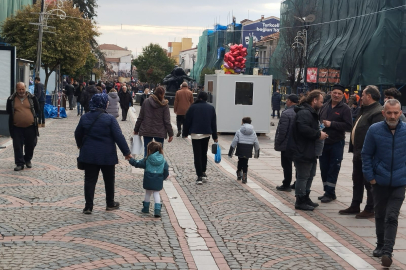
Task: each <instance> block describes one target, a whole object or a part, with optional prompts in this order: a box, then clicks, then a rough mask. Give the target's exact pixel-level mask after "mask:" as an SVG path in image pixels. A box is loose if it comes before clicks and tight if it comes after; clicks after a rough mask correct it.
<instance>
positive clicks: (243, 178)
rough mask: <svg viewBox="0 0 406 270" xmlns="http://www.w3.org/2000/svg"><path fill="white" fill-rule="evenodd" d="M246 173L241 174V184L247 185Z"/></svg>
mask: <svg viewBox="0 0 406 270" xmlns="http://www.w3.org/2000/svg"><path fill="white" fill-rule="evenodd" d="M247 174H248V173H243V174H242V183H243V184H246V183H247V178H248V175H247Z"/></svg>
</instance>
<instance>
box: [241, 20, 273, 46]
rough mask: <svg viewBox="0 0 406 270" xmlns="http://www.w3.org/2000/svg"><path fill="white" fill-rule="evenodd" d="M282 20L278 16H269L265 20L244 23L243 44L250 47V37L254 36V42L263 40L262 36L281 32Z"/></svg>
mask: <svg viewBox="0 0 406 270" xmlns="http://www.w3.org/2000/svg"><path fill="white" fill-rule="evenodd" d="M279 26H280V21H279V19H277V18H269V19H265V20H263V21H259V22H254V23H251V24H246V25H243V27H242V35H241V38H242V44H243V45H244V47H246V48H248V43H249V40H250V37H253V42H256V41H259V40H261V38H263V37H266V36H269V35H271V34H274V33H278V32H279Z"/></svg>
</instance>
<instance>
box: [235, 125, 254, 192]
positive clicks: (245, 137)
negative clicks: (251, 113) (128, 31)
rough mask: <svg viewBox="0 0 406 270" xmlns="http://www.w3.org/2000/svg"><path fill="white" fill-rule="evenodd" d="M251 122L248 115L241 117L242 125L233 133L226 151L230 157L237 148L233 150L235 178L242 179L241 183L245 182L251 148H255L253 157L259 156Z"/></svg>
mask: <svg viewBox="0 0 406 270" xmlns="http://www.w3.org/2000/svg"><path fill="white" fill-rule="evenodd" d="M251 122H252V121H251V118H250V117H244V118H243V119H242V126H241V128H240V129H239V130H237V132H236V133H235V136H234V140H233V142H232V143H231V146H230V151H229V152H228V156H229V157H232V156H233V153H234V150H236V149H237V150H236V152H235V155H236V156H238V166H237V172H236V173H237V180H242V183H243V184H246V183H247V174H248V160H249V159H250V158H252V149H253V148H255V155H254V158H259V142H258V138H257V134H256V133H255V131H254V127H253V126H252V125H251Z"/></svg>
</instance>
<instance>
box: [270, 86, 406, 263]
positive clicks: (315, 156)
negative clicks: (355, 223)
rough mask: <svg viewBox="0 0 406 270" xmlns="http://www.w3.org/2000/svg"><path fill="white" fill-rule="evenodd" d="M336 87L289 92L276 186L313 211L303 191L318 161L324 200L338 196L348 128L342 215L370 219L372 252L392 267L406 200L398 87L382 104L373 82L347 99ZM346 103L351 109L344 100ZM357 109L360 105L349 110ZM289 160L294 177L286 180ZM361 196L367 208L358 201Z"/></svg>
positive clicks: (278, 138) (405, 134) (404, 130)
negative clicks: (348, 171) (348, 182)
mask: <svg viewBox="0 0 406 270" xmlns="http://www.w3.org/2000/svg"><path fill="white" fill-rule="evenodd" d="M346 93H348V91H347V90H346V89H345V88H344V87H343V86H341V85H335V86H334V87H333V88H332V91H331V92H329V93H328V95H327V97H326V96H325V95H324V93H323V92H322V91H320V90H313V91H311V92H309V93H307V94H306V95H303V96H302V97H301V98H299V97H298V96H296V95H289V96H288V98H287V101H286V109H285V110H284V111H283V112H282V114H281V116H280V120H279V124H278V127H277V130H276V135H275V145H274V146H275V150H276V151H280V152H281V165H282V168H283V172H284V180H283V181H282V185H280V186H277V187H276V189H277V190H279V191H287V192H290V191H291V190H292V189H294V190H295V195H296V202H295V208H296V209H298V210H305V211H312V210H314V209H315V208H316V207H318V206H319V204H318V203H315V202H313V201H312V200H311V199H310V197H309V195H310V192H311V187H312V182H313V178H314V176H315V174H316V171H317V160H319V168H320V174H321V179H322V181H323V186H324V194H323V195H322V196H319V197H318V199H319V200H320V201H321V202H322V203H329V202H332V201H334V200H336V198H337V195H336V184H337V179H338V175H339V172H340V169H341V162H342V160H343V153H344V146H345V133H346V132H351V133H350V145H349V152H351V153H353V158H352V163H353V170H352V181H353V196H352V202H351V205H350V207H348V208H346V209H343V210H340V211H339V213H340V214H341V215H355V218H357V219H367V218H372V217H375V221H376V235H377V247H376V249H375V250H374V251H373V256H375V257H382V265H383V266H386V267H388V266H390V265H391V264H392V252H393V246H394V243H395V238H396V230H397V224H398V215H399V211H400V208H401V206H402V203H403V200H404V198H405V186H406V166H405V164H406V156H405V155H404V153H405V151H406V142H405V138H406V123H405V122H404V121H405V120H406V119H405V116H404V115H403V112H402V108H401V104H400V102H399V100H398V99H399V98H400V96H401V94H400V92H399V91H398V90H397V89H396V88H390V89H387V90H385V91H384V94H385V99H384V101H385V104H384V106H382V105H381V104H380V99H381V94H380V92H379V89H378V88H377V87H376V86H373V85H369V86H367V87H366V88H365V89H364V90H363V91H362V96H361V97H360V98H357V94H358V93H354V95H353V96H352V97H350V96H349V95H346ZM347 103H349V104H350V105H351V107H352V108H350V107H349V105H347ZM355 106H357V107H360V108H359V110H358V111H355V110H354V108H355ZM292 163H293V165H294V166H295V169H296V182H295V183H293V185H291V182H292ZM364 189H365V190H366V194H367V198H366V205H365V208H364V209H363V210H362V211H361V208H360V206H361V203H362V201H363V197H364Z"/></svg>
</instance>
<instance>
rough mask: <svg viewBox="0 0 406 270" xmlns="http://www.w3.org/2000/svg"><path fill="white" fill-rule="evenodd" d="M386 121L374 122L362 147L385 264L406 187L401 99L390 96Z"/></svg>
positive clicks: (378, 251) (380, 253)
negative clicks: (400, 119)
mask: <svg viewBox="0 0 406 270" xmlns="http://www.w3.org/2000/svg"><path fill="white" fill-rule="evenodd" d="M382 114H383V116H384V117H385V121H382V122H378V123H376V124H373V125H372V126H371V127H370V128H369V130H368V132H367V135H366V137H365V142H364V146H363V148H362V152H361V156H362V171H363V173H364V177H365V180H366V181H368V182H370V183H371V185H372V196H373V198H374V210H375V226H376V237H377V247H376V249H375V250H374V251H373V256H375V257H381V256H382V266H385V267H389V266H390V265H391V264H392V251H393V246H394V245H395V239H396V232H397V228H398V216H399V211H400V207H401V206H402V203H403V200H404V199H405V186H406V166H405V163H406V155H405V152H406V123H404V122H402V121H399V118H400V116H401V114H402V109H401V106H400V102H399V101H398V100H396V99H389V100H388V101H386V102H385V105H384V108H383V111H382Z"/></svg>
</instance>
